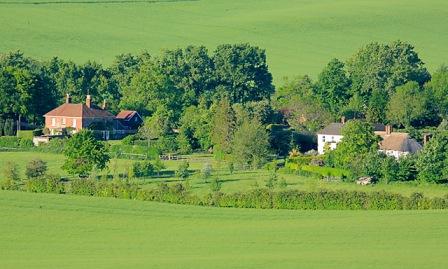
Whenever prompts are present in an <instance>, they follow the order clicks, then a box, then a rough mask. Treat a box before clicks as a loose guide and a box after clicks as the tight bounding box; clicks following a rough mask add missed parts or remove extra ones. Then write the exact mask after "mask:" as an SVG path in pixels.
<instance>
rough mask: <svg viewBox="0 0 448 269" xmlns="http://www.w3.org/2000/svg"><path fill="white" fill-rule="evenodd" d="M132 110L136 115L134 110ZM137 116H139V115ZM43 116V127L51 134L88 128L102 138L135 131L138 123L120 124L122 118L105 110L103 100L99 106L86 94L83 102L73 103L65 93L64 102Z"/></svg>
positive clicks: (119, 136) (120, 135)
mask: <svg viewBox="0 0 448 269" xmlns="http://www.w3.org/2000/svg"><path fill="white" fill-rule="evenodd" d="M132 112H134V114H137V115H138V113H137V112H136V111H132ZM121 113H122V112H121ZM121 113H120V114H121ZM120 114H119V115H120ZM138 116H139V117H140V115H138ZM44 117H45V128H47V129H48V130H49V132H50V134H51V135H58V134H63V133H64V132H67V133H76V132H78V131H79V130H81V129H85V128H88V129H91V130H93V131H95V132H96V133H99V134H100V136H101V137H102V138H103V139H110V138H121V137H123V136H126V135H127V134H131V133H135V132H136V130H137V128H138V125H134V126H125V125H124V124H122V119H119V118H117V117H116V116H115V115H113V114H112V113H110V112H109V111H107V110H106V103H105V102H103V105H102V106H101V107H99V106H97V105H95V104H93V103H92V98H91V96H90V95H87V98H86V102H85V104H73V103H71V98H70V96H69V95H68V94H67V97H66V100H65V104H63V105H61V106H59V107H57V108H55V109H53V110H51V111H50V112H48V113H47V114H45V115H44ZM140 119H141V117H140Z"/></svg>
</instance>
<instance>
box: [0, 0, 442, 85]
mask: <svg viewBox="0 0 448 269" xmlns="http://www.w3.org/2000/svg"><path fill="white" fill-rule="evenodd" d="M447 12H448V1H445V0H430V1H421V0H394V1H390V0H374V1H373V0H372V1H359V0H338V1H334V0H315V1H309V0H244V1H241V0H225V1H224V0H177V1H168V0H166V1H163V0H153V1H144V0H0V33H1V41H0V52H7V51H10V50H17V49H20V50H22V51H24V52H25V53H26V54H28V55H30V56H34V57H38V58H40V59H49V58H50V57H53V56H59V57H62V58H64V59H71V60H74V61H76V62H79V63H82V62H85V61H87V60H95V61H98V62H100V63H103V64H106V65H108V64H110V63H111V62H112V61H113V58H114V56H115V55H118V54H120V53H127V52H131V53H138V52H141V51H143V50H147V51H149V52H150V53H153V54H157V53H159V52H160V50H161V49H164V48H168V49H169V48H176V47H185V46H187V45H190V44H193V45H202V44H204V45H206V46H207V47H208V48H209V49H210V50H212V49H213V48H214V47H215V46H216V45H218V44H222V43H237V42H250V43H251V44H254V45H258V46H260V47H262V48H266V50H267V55H268V62H269V65H270V68H271V71H272V72H273V74H274V79H275V81H276V83H277V82H279V81H280V80H281V78H282V77H283V76H292V75H303V74H310V75H311V76H313V77H315V76H316V75H317V73H318V72H319V71H320V70H321V69H322V67H323V66H324V64H326V63H327V62H328V61H329V60H330V59H332V58H334V57H338V58H341V59H342V60H345V59H347V58H348V57H350V56H351V55H353V53H354V52H355V51H356V50H357V49H358V48H359V47H361V46H362V45H364V44H366V43H369V42H372V41H379V42H388V41H392V40H397V39H400V40H403V41H407V42H410V43H412V44H414V45H415V46H416V50H417V51H418V52H419V53H420V56H421V58H422V59H423V60H424V62H426V63H427V65H428V67H429V68H430V69H431V70H434V69H435V68H437V67H438V66H440V65H441V64H442V63H447V62H448V47H447V46H446V44H447V42H448V35H447V34H446V26H447V25H448V16H446V14H447Z"/></svg>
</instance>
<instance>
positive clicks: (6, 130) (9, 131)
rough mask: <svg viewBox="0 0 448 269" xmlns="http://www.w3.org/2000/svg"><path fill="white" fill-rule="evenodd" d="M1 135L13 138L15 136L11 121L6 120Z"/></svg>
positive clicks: (12, 121) (13, 125)
mask: <svg viewBox="0 0 448 269" xmlns="http://www.w3.org/2000/svg"><path fill="white" fill-rule="evenodd" d="M3 134H4V135H5V136H14V135H16V128H15V124H14V120H13V119H6V120H5V123H4V125H3Z"/></svg>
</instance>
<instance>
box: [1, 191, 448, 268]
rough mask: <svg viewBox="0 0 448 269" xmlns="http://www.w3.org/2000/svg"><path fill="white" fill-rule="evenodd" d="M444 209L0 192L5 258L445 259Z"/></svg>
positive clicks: (386, 263) (60, 263) (162, 262)
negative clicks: (249, 205)
mask: <svg viewBox="0 0 448 269" xmlns="http://www.w3.org/2000/svg"><path fill="white" fill-rule="evenodd" d="M447 222H448V212H446V211H287V210H253V209H225V208H206V207H193V206H179V205H169V204H159V203H152V202H141V201H131V200H119V199H109V198H94V197H83V196H69V195H52V194H29V193H20V192H7V191H0V230H1V233H0V267H1V268H8V269H16V268H27V269H28V268H45V269H48V268H163V269H166V268H194V269H200V268H207V269H208V268H225V269H228V268H257V269H259V268H282V269H287V268H344V269H350V268H356V269H358V268H375V269H376V268H388V269H390V268H403V269H409V268H419V269H425V268H435V269H440V268H446V267H447V266H448V256H447V255H446V246H447V245H448V229H446V223H447Z"/></svg>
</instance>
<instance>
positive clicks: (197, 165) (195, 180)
mask: <svg viewBox="0 0 448 269" xmlns="http://www.w3.org/2000/svg"><path fill="white" fill-rule="evenodd" d="M36 158H39V159H42V160H44V161H46V162H47V163H48V168H49V173H56V174H59V175H62V176H67V174H66V173H65V172H64V171H63V170H62V169H61V166H62V164H63V162H64V157H63V156H62V155H58V154H52V153H38V152H1V153H0V167H3V165H4V164H5V163H6V162H8V161H11V162H14V163H15V164H17V166H18V168H19V172H20V175H21V177H22V178H25V167H26V164H27V163H28V162H29V161H30V160H33V159H36ZM188 158H190V159H189V160H190V161H189V162H190V169H191V170H192V173H193V175H192V176H191V177H190V179H189V183H190V186H191V190H192V191H193V192H195V193H197V194H199V195H204V194H207V193H209V192H210V181H211V179H210V180H209V182H204V179H203V178H202V177H201V174H200V172H199V171H200V170H201V169H202V167H203V165H204V163H207V162H209V163H211V164H212V167H213V169H214V171H213V173H212V178H219V179H220V181H221V182H222V191H223V192H235V191H245V190H248V189H253V188H261V187H264V186H265V184H266V181H267V180H268V178H269V176H270V172H268V171H267V170H265V169H258V170H246V171H235V172H234V173H233V174H230V173H229V171H228V170H227V169H226V165H225V164H218V163H216V161H214V159H213V158H212V157H211V156H209V155H191V156H188ZM133 162H134V161H131V160H121V159H118V160H112V161H111V163H110V164H109V167H110V169H109V171H104V172H102V173H100V174H104V173H109V174H112V172H111V171H112V168H111V167H113V166H116V167H117V172H118V173H124V172H125V171H126V168H127V167H130V166H131V165H132V163H133ZM180 162H181V161H165V165H166V169H165V171H163V176H162V177H160V178H145V179H137V180H136V181H137V182H139V183H140V185H141V187H142V188H154V187H157V184H158V183H159V182H160V181H165V182H171V183H174V182H178V181H179V179H178V178H177V177H175V176H174V171H175V170H176V169H177V167H178V166H179V164H180ZM0 172H1V171H0ZM100 174H99V175H100ZM278 178H279V179H280V180H281V179H284V180H285V181H286V183H287V188H288V189H300V190H307V191H318V190H321V189H329V190H338V189H344V190H358V191H381V190H386V191H390V192H396V193H401V194H404V195H407V196H409V195H410V194H412V193H414V192H422V193H424V194H425V195H427V196H431V197H434V196H437V197H442V196H444V195H448V185H435V184H428V185H421V184H417V183H413V182H409V183H394V184H376V185H373V186H359V185H356V184H354V183H345V182H340V181H331V182H329V181H325V180H320V179H317V178H314V177H304V176H298V175H294V174H287V173H279V174H278Z"/></svg>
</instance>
